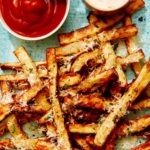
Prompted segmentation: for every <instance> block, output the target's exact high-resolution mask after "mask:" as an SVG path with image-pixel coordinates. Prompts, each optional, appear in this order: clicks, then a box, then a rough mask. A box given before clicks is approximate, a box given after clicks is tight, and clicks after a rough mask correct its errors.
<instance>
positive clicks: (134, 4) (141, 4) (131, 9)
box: [125, 0, 145, 14]
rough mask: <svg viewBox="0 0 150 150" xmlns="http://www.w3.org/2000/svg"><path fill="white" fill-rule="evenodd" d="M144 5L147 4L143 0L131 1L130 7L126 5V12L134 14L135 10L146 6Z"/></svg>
mask: <svg viewBox="0 0 150 150" xmlns="http://www.w3.org/2000/svg"><path fill="white" fill-rule="evenodd" d="M144 5H145V2H144V1H143V0H132V1H130V4H129V5H128V7H126V10H125V12H126V13H127V14H132V13H134V12H135V11H137V10H139V9H141V8H142V7H144Z"/></svg>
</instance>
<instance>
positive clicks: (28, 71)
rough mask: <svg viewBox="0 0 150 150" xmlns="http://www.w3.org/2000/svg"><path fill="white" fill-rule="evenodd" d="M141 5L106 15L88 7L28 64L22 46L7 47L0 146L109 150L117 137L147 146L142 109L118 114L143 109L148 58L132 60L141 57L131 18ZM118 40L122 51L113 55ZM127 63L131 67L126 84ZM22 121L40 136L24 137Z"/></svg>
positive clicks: (149, 101)
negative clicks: (10, 57)
mask: <svg viewBox="0 0 150 150" xmlns="http://www.w3.org/2000/svg"><path fill="white" fill-rule="evenodd" d="M144 5H145V3H144V1H143V0H132V1H130V3H129V5H128V6H127V7H126V9H125V10H124V11H123V12H122V13H118V14H116V15H114V16H111V17H103V18H102V17H99V16H96V15H95V14H93V13H92V12H91V13H90V14H89V16H88V21H89V25H87V26H86V27H83V28H82V29H78V30H76V31H72V32H70V33H64V34H59V35H58V38H59V42H60V46H59V47H51V48H47V49H46V60H45V61H38V62H34V61H33V60H32V58H31V57H30V56H29V54H28V52H27V50H26V49H25V47H23V46H20V47H19V48H18V49H16V50H14V52H13V53H14V55H15V56H16V57H17V59H18V62H8V63H1V64H0V67H1V69H2V70H13V71H14V73H13V74H12V73H9V74H6V73H5V74H1V75H0V87H1V99H0V136H1V139H0V149H4V150H5V149H10V148H13V149H18V150H19V149H22V150H79V149H82V150H114V149H115V143H116V141H117V139H118V138H119V137H120V136H127V135H134V136H137V137H142V138H145V139H146V140H147V142H146V143H143V144H140V145H138V146H137V147H134V148H132V149H131V150H148V149H150V144H149V143H150V141H149V134H148V133H149V129H148V127H149V125H150V115H147V116H143V117H140V118H136V119H134V120H129V121H128V122H126V121H124V120H123V119H122V118H123V117H124V116H125V115H126V113H127V111H133V110H141V109H144V108H149V107H150V59H149V60H147V61H146V62H145V63H144V64H141V62H140V60H141V59H143V58H144V57H145V55H144V52H143V50H142V49H139V48H138V42H137V41H136V39H135V36H136V35H137V34H138V29H137V27H136V25H135V24H132V17H131V14H132V13H134V12H135V11H137V10H139V9H140V8H142V7H144ZM122 21H123V25H122V26H121V27H119V28H116V27H115V25H116V24H117V23H119V22H122ZM118 39H119V40H120V39H121V40H123V42H125V44H126V49H127V51H128V55H127V56H117V55H116V53H115V50H116V45H114V44H113V43H114V42H115V41H116V40H118ZM119 40H118V41H119ZM128 65H131V66H132V69H133V71H134V73H135V79H134V80H133V81H132V82H131V83H128V81H127V77H126V74H125V69H126V66H128ZM30 121H33V122H34V123H36V124H37V125H38V130H37V132H38V133H39V134H40V133H42V135H41V136H40V137H35V138H29V136H28V135H27V134H26V132H25V131H24V130H23V128H22V126H23V125H24V124H26V123H28V122H30ZM7 133H10V137H5V134H7ZM4 137H5V138H4Z"/></svg>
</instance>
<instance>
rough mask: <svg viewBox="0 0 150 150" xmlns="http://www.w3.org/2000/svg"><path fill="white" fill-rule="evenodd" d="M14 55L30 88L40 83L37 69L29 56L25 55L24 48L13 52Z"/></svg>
mask: <svg viewBox="0 0 150 150" xmlns="http://www.w3.org/2000/svg"><path fill="white" fill-rule="evenodd" d="M14 54H15V55H16V57H17V58H18V60H19V61H20V64H21V65H22V68H23V71H24V73H25V76H26V77H27V78H28V82H29V83H30V85H31V86H33V85H35V84H36V83H39V82H40V78H39V74H38V73H37V68H36V66H35V64H34V62H33V61H32V59H31V58H30V56H29V55H28V54H27V52H26V50H25V48H24V47H19V48H18V49H16V50H15V51H14Z"/></svg>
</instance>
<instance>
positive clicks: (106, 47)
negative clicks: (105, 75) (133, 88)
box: [102, 42, 127, 87]
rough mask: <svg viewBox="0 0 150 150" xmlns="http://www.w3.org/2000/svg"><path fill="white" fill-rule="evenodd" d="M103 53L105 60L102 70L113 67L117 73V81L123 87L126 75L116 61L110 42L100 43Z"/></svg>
mask: <svg viewBox="0 0 150 150" xmlns="http://www.w3.org/2000/svg"><path fill="white" fill-rule="evenodd" d="M102 50H103V55H104V58H105V60H106V63H105V65H104V68H103V70H108V69H110V68H113V67H114V68H115V69H116V71H117V73H118V83H119V85H120V87H125V86H126V84H127V79H126V75H125V73H124V72H123V69H122V67H121V65H120V63H119V62H118V61H117V58H116V55H115V52H114V50H113V48H112V46H111V44H110V42H107V43H103V44H102Z"/></svg>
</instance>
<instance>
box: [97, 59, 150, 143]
mask: <svg viewBox="0 0 150 150" xmlns="http://www.w3.org/2000/svg"><path fill="white" fill-rule="evenodd" d="M149 80H150V60H148V61H147V63H146V64H145V65H144V66H143V68H142V70H141V72H140V74H139V76H138V77H137V78H136V80H135V81H134V82H133V83H132V84H131V86H130V87H129V89H128V90H127V91H126V92H125V93H124V95H123V96H122V98H121V99H120V100H119V102H118V104H117V105H116V107H115V109H114V110H113V111H112V112H111V113H110V114H109V115H108V117H107V118H106V119H105V121H104V122H103V123H102V125H101V126H100V127H99V130H98V132H97V134H96V136H95V139H94V143H95V144H96V145H98V146H103V145H104V143H105V142H106V139H107V137H108V136H109V134H110V133H111V131H112V130H113V129H114V128H115V126H116V123H117V122H118V121H119V120H120V118H121V117H123V116H124V114H125V113H126V111H127V108H128V107H129V105H130V104H131V103H133V102H134V101H135V99H136V98H137V97H138V96H139V94H140V93H141V92H142V91H143V90H144V89H145V87H146V86H147V85H148V83H149Z"/></svg>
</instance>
